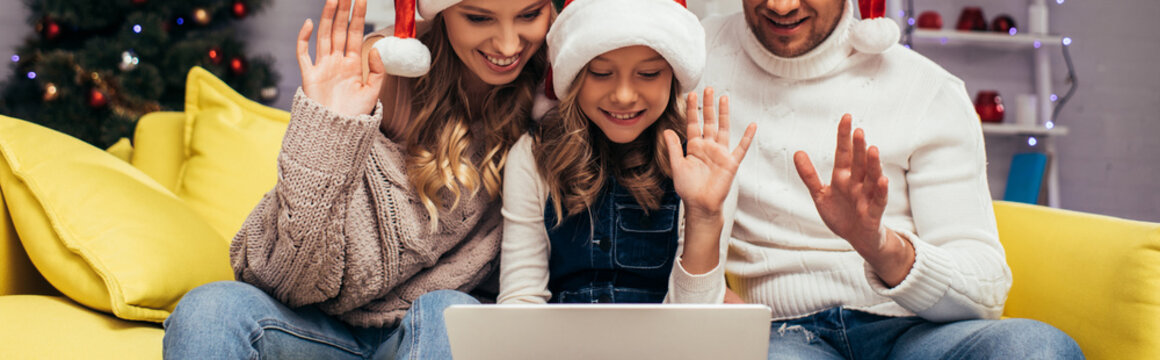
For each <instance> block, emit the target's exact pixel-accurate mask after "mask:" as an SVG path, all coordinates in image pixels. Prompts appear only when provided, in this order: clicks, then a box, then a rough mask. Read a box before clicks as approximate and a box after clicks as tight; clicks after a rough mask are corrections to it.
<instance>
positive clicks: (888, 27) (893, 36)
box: [850, 18, 902, 54]
mask: <svg viewBox="0 0 1160 360" xmlns="http://www.w3.org/2000/svg"><path fill="white" fill-rule="evenodd" d="M853 30H854V31H853V32H851V33H850V42H851V43H853V44H854V49H856V50H858V51H860V52H864V53H870V54H880V53H882V52H883V51H886V49H888V48H890V46H891V45H894V44H897V43H898V39H899V37H900V36H901V35H902V34H901V32H900V31H898V24H896V23H894V21H892V20H890V19H887V18H876V19H863V20H860V21H858V22H856V23H854V29H853Z"/></svg>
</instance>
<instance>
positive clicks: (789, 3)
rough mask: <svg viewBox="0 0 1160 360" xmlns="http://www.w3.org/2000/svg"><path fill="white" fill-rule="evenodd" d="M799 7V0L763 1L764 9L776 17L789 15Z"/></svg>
mask: <svg viewBox="0 0 1160 360" xmlns="http://www.w3.org/2000/svg"><path fill="white" fill-rule="evenodd" d="M800 7H801V0H765V8H766V9H769V11H773V12H774V13H777V14H778V15H789V14H790V13H792V12H794V11H797V9H798V8H800Z"/></svg>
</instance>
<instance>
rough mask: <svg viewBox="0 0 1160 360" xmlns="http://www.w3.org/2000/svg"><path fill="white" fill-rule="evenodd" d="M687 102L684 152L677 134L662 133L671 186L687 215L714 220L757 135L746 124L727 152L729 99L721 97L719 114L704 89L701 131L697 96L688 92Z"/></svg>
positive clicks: (670, 131) (750, 126)
mask: <svg viewBox="0 0 1160 360" xmlns="http://www.w3.org/2000/svg"><path fill="white" fill-rule="evenodd" d="M686 100H687V101H686V110H685V111H686V117H687V119H688V130H687V131H686V134H687V135H688V139H689V141H688V144H687V150H686V151H685V153H682V151H681V141H680V138H678V137H677V134H676V133H675V132H673V131H672V130H666V131H665V143H666V145H667V146H668V148H669V162H670V163H671V164H672V174H673V185H674V187H676V190H677V194H680V195H681V199H682V200H683V201H684V202H685V207H686V209H685V211H687V212H689V215H693V216H704V217H706V218H707V217H715V216H718V215H719V214H720V212H721V207H722V204H723V203H724V202H725V197H726V196H727V195H728V194H729V187H730V186H731V185H732V183H733V177H734V175H736V174H737V168H738V166H740V165H741V160H742V159H744V158H745V153H746V152H747V151H748V150H749V144H750V143H751V142H752V141H753V135H754V134H755V133H756V132H757V124H749V126H748V127H746V128H745V134H744V135H743V136H742V137H741V142H740V143H739V144H737V147H736V148H734V149H733V150H732V151H730V150H729V98H728V97H726V96H722V97H721V100H720V101H721V103H720V104H721V105H720V114H718V111H717V110H716V109H715V107H714V106H713V88H705V106H704V114H705V125H704V127H703V128H702V126H701V125H700V122H699V121H698V116H697V94H696V93H689V96H688V98H687V99H686ZM718 119H720V121H718ZM702 130H703V131H702Z"/></svg>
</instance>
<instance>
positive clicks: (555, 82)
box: [547, 0, 705, 95]
mask: <svg viewBox="0 0 1160 360" xmlns="http://www.w3.org/2000/svg"><path fill="white" fill-rule="evenodd" d="M547 42H548V61H549V62H551V64H552V83H551V84H552V87H553V88H554V89H553V90H554V92H555V94H556V95H563V94H567V93H568V87H570V86H571V85H572V80H573V79H575V77H576V74H577V73H579V72H580V70H581V69H583V68H584V66H586V65H587V64H588V62H589V61H591V60H592V59H593V58H596V57H597V56H600V54H603V53H606V52H609V51H612V50H616V49H619V48H623V47H628V46H634V45H643V46H648V47H649V48H652V49H653V50H655V51H656V52H657V53H659V54H660V55H661V56H662V57H664V58H665V60H666V61H668V62H669V65H671V66H672V67H673V74H674V75H675V76H676V78H677V82H678V83H679V85H680V88H681V91H682V92H688V91H692V90H693V89H694V88H696V86H697V83H698V82H700V81H701V72H702V71H703V70H704V68H705V29H704V28H703V27H701V22H700V21H699V20H697V16H696V15H693V13H692V12H689V10H688V9H687V8H686V7H685V1H684V0H575V1H571V0H569V1H568V2H566V3H565V4H564V10H562V11H561V12H560V15H559V16H558V17H556V22H555V23H553V24H552V29H551V30H548V40H547Z"/></svg>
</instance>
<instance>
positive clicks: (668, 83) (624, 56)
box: [577, 45, 673, 144]
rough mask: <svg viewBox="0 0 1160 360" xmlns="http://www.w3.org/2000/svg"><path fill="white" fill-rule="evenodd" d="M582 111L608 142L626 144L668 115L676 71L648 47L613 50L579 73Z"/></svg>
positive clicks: (591, 62)
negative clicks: (665, 113)
mask: <svg viewBox="0 0 1160 360" xmlns="http://www.w3.org/2000/svg"><path fill="white" fill-rule="evenodd" d="M579 76H583V77H584V79H583V80H581V81H579V85H580V89H579V90H578V91H579V95H578V97H577V101H578V103H579V105H580V110H582V111H584V114H585V115H587V116H588V119H589V120H591V121H592V123H594V124H596V126H597V127H599V128H600V130H601V131H603V132H604V135H605V136H607V137H608V139H609V140H611V141H612V142H615V143H620V144H625V143H629V142H632V141H633V140H635V139H636V138H637V136H640V134H641V133H642V132H644V130H645V129H648V127H649V126H652V124H653V123H655V122H656V121H657V119H658V118H660V116H661V114H663V113H664V112H665V108H666V107H668V105H669V97H670V96H673V94H672V87H673V68H672V66H669V62H668V61H665V59H664V58H663V57H661V55H660V54H658V53H657V52H656V51H654V50H653V49H651V48H649V47H647V46H639V45H638V46H629V47H624V48H620V49H616V50H612V51H609V52H606V53H604V54H601V55H600V56H597V57H596V58H594V59H592V61H589V62H588V66H587V67H585V69H584V70H582V71H581V72H580V75H579Z"/></svg>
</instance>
